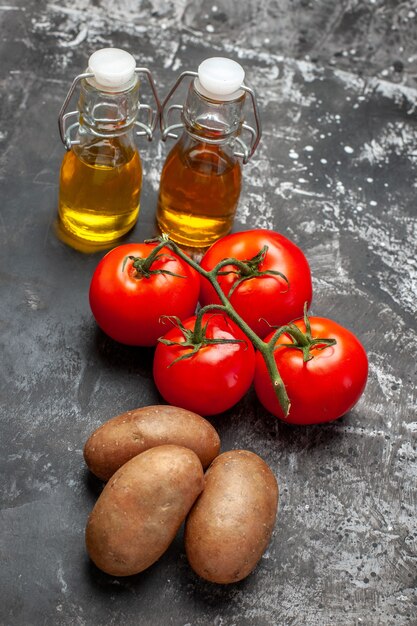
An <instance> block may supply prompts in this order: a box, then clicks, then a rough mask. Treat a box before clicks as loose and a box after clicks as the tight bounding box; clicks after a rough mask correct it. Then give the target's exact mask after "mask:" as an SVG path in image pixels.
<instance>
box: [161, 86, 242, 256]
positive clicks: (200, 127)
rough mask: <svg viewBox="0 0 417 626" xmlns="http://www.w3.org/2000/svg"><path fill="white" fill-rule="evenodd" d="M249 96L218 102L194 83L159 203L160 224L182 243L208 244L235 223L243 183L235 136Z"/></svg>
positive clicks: (166, 163) (162, 179) (170, 156)
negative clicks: (202, 92) (244, 103)
mask: <svg viewBox="0 0 417 626" xmlns="http://www.w3.org/2000/svg"><path fill="white" fill-rule="evenodd" d="M243 101H244V96H241V97H239V98H238V99H237V100H234V101H232V102H214V101H211V100H209V99H207V98H205V97H203V96H201V95H200V94H199V93H198V92H197V91H196V90H195V89H194V86H193V85H191V86H190V90H189V93H188V97H187V101H186V104H185V106H184V109H183V123H184V132H183V134H182V136H181V138H180V139H179V140H178V142H177V143H176V144H175V145H174V147H173V148H172V150H171V151H170V153H169V154H168V157H167V159H166V161H165V164H164V167H163V170H162V174H161V182H160V189H159V200H158V208H157V222H158V225H159V228H160V229H161V231H162V232H163V233H166V234H168V235H169V236H170V237H171V238H172V239H173V240H174V241H176V242H177V243H180V244H183V245H186V246H192V247H206V246H209V245H210V244H212V243H213V242H214V241H216V240H217V239H219V238H220V237H222V236H224V235H226V234H227V233H228V232H229V231H230V230H231V228H232V225H233V220H234V217H235V213H236V208H237V204H238V200H239V196H240V191H241V184H242V174H241V165H240V162H239V160H238V159H237V157H235V156H234V140H235V137H236V136H237V135H238V134H239V132H240V128H241V123H242V106H243Z"/></svg>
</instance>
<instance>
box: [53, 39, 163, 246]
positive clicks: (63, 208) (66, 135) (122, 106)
mask: <svg viewBox="0 0 417 626" xmlns="http://www.w3.org/2000/svg"><path fill="white" fill-rule="evenodd" d="M140 73H145V74H146V76H147V78H148V80H149V83H150V86H151V88H152V92H153V96H154V99H155V102H156V111H155V110H153V109H152V108H151V107H150V106H149V105H141V104H139V78H138V74H140ZM78 83H80V96H79V100H78V110H77V111H72V112H70V113H65V110H66V108H67V106H68V104H69V101H70V99H71V96H72V94H73V92H74V89H75V87H76V86H77V84H78ZM140 109H147V112H148V123H147V124H145V123H142V122H139V121H137V116H138V111H139V110H140ZM159 109H160V105H159V101H158V97H157V94H156V90H155V85H154V82H153V79H152V75H151V73H150V71H149V70H148V69H146V68H137V67H136V63H135V60H134V58H133V57H132V55H130V54H129V53H128V52H125V51H124V50H120V49H118V48H103V49H102V50H98V51H96V52H95V53H94V54H92V55H91V57H90V59H89V62H88V69H87V71H86V72H85V73H84V74H81V75H79V76H77V78H76V79H75V80H74V82H73V84H72V86H71V88H70V91H69V92H68V95H67V98H66V100H65V102H64V104H63V106H62V108H61V111H60V115H59V129H60V133H61V138H62V141H63V143H64V145H65V147H66V149H67V153H66V154H65V156H64V158H63V161H62V166H61V173H60V186H59V208H58V215H59V222H60V228H61V229H63V230H64V231H65V233H66V234H67V235H68V236H69V238H70V240H71V239H72V238H73V239H75V240H82V241H84V242H89V243H91V244H110V243H112V242H115V241H117V240H118V239H120V238H121V237H122V236H123V235H124V234H126V233H127V232H128V231H129V230H130V229H131V228H132V227H133V226H134V225H135V223H136V220H137V217H138V214H139V206H140V192H141V187H142V164H141V159H140V156H139V152H138V150H137V148H136V145H135V140H134V136H135V135H146V136H147V137H148V139H149V140H151V139H152V136H153V131H154V129H155V126H156V124H157V121H158V117H159ZM71 117H72V118H74V117H75V118H76V121H75V122H73V123H72V124H70V125H67V122H68V120H69V119H70V118H71ZM138 128H139V129H140V130H138ZM71 135H72V136H71ZM67 241H68V239H67Z"/></svg>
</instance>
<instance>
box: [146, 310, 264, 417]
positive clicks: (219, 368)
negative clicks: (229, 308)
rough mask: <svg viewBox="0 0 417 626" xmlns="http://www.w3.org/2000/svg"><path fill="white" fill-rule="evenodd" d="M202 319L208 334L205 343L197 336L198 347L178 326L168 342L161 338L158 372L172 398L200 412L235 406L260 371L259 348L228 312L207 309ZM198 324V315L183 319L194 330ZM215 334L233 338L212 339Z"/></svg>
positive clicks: (161, 384) (157, 381)
mask: <svg viewBox="0 0 417 626" xmlns="http://www.w3.org/2000/svg"><path fill="white" fill-rule="evenodd" d="M202 324H203V328H205V333H204V335H205V336H204V338H203V340H202V342H201V344H200V345H201V347H199V345H198V344H199V340H197V341H196V342H195V343H196V344H197V345H196V348H193V346H192V345H191V342H189V341H187V342H186V338H185V337H184V332H183V331H182V330H181V328H179V327H177V326H175V327H174V328H172V329H171V330H170V331H169V332H168V333H167V334H166V335H165V336H164V338H163V339H162V340H161V341H163V342H168V345H167V343H162V342H160V343H158V346H157V348H156V350H155V357H154V365H153V375H154V380H155V384H156V386H157V388H158V390H159V392H160V394H161V395H162V396H163V398H164V399H165V400H166V401H167V402H169V404H173V405H174V406H179V407H182V408H184V409H189V410H190V411H194V412H195V413H199V414H200V415H215V414H217V413H222V412H223V411H226V410H227V409H230V407H232V406H233V405H234V404H236V402H238V401H239V400H240V399H241V398H242V397H243V396H244V394H245V393H246V392H247V390H248V389H249V387H250V385H251V384H252V380H253V375H254V371H255V351H254V349H253V346H252V344H251V343H250V341H249V340H248V339H247V337H246V336H245V335H244V333H243V332H242V331H241V330H240V329H239V328H238V326H237V325H236V324H235V323H234V322H232V321H231V320H230V319H229V318H228V317H226V315H224V314H222V313H216V314H212V313H205V314H204V315H203V317H202ZM195 326H196V316H193V317H191V318H189V319H188V320H186V321H184V322H183V327H184V329H185V330H186V331H188V332H189V333H192V332H193V331H194V330H195ZM213 340H216V341H217V340H227V341H232V343H210V342H211V341H213ZM236 340H238V341H236ZM171 342H177V343H171ZM206 342H207V343H206ZM193 351H194V353H193ZM186 355H187V358H182V360H177V361H176V359H178V358H180V357H184V356H186ZM175 361H176V362H175Z"/></svg>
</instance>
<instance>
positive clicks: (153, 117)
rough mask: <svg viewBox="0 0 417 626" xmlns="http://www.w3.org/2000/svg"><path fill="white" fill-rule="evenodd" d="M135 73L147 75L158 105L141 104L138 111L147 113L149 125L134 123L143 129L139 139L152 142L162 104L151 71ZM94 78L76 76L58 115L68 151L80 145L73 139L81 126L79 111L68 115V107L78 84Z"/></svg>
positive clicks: (85, 75)
mask: <svg viewBox="0 0 417 626" xmlns="http://www.w3.org/2000/svg"><path fill="white" fill-rule="evenodd" d="M135 73H136V74H145V75H146V77H147V79H148V82H149V85H150V87H151V90H152V95H153V98H154V100H155V104H156V109H153V108H152V107H151V106H150V105H149V104H139V107H138V111H146V112H147V116H148V119H147V123H145V122H141V121H138V120H136V121H135V122H134V125H135V126H137V127H138V128H140V129H141V130H138V131H136V135H137V136H138V137H143V136H146V137H147V138H148V141H152V139H153V135H154V132H155V128H156V126H157V124H158V120H159V117H160V113H161V103H160V101H159V98H158V94H157V92H156V87H155V82H154V80H153V77H152V74H151V72H150V70H149V69H148V68H146V67H137V68H136V69H135ZM93 77H94V74H93V73H91V72H85V73H83V74H79V75H78V76H76V77H75V78H74V80H73V82H72V84H71V87H70V88H69V90H68V93H67V95H66V98H65V100H64V102H63V104H62V107H61V109H60V111H59V114H58V127H59V134H60V137H61V141H62V143H63V144H64V146H65V148H66V149H67V150H71V147H72V146H73V145H75V144H78V143H79V141H77V140H75V139H71V133H72V131H73V130H74V129H76V128H78V126H79V121H78V118H79V111H69V112H68V113H66V109H67V107H68V104H69V102H70V100H71V98H72V95H73V93H74V91H75V88H76V87H77V85H78V83H79V82H80V81H81V80H83V79H84V78H93ZM74 117H76V118H77V121H76V122H73V123H72V124H70V125H67V122H68V120H69V119H70V118H74ZM113 136H114V135H113Z"/></svg>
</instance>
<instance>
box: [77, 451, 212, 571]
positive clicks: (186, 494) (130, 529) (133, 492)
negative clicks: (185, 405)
mask: <svg viewBox="0 0 417 626" xmlns="http://www.w3.org/2000/svg"><path fill="white" fill-rule="evenodd" d="M203 487H204V472H203V468H202V466H201V463H200V460H199V458H198V457H197V455H196V454H195V453H194V452H193V451H192V450H189V449H188V448H183V447H180V446H173V445H164V446H158V447H156V448H151V449H149V450H146V451H145V452H142V454H139V455H137V456H135V457H134V458H133V459H131V460H130V461H128V462H127V463H125V464H124V465H123V466H122V467H121V468H120V469H119V470H118V471H117V472H116V473H115V474H114V475H113V476H112V478H111V479H110V480H109V482H108V483H107V485H106V486H105V487H104V489H103V491H102V493H101V495H100V497H99V499H98V500H97V502H96V504H95V506H94V509H93V510H92V512H91V514H90V517H89V519H88V522H87V527H86V534H85V540H86V547H87V552H88V554H89V556H90V558H91V559H92V561H93V562H94V563H95V564H96V565H97V567H99V568H100V569H101V570H103V571H104V572H106V573H107V574H111V575H112V576H130V575H132V574H137V573H139V572H142V571H143V570H145V569H146V568H148V567H149V566H150V565H152V564H153V563H155V561H157V560H158V559H159V557H160V556H161V555H162V554H163V553H164V552H165V550H166V549H167V548H168V546H169V545H170V543H171V542H172V540H173V539H174V537H175V535H176V533H177V531H178V529H179V527H180V526H181V523H182V522H183V521H184V519H185V517H186V515H187V513H188V511H189V510H190V508H191V506H192V505H193V503H194V501H195V499H196V498H197V496H198V495H199V493H200V492H201V491H202V489H203Z"/></svg>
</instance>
